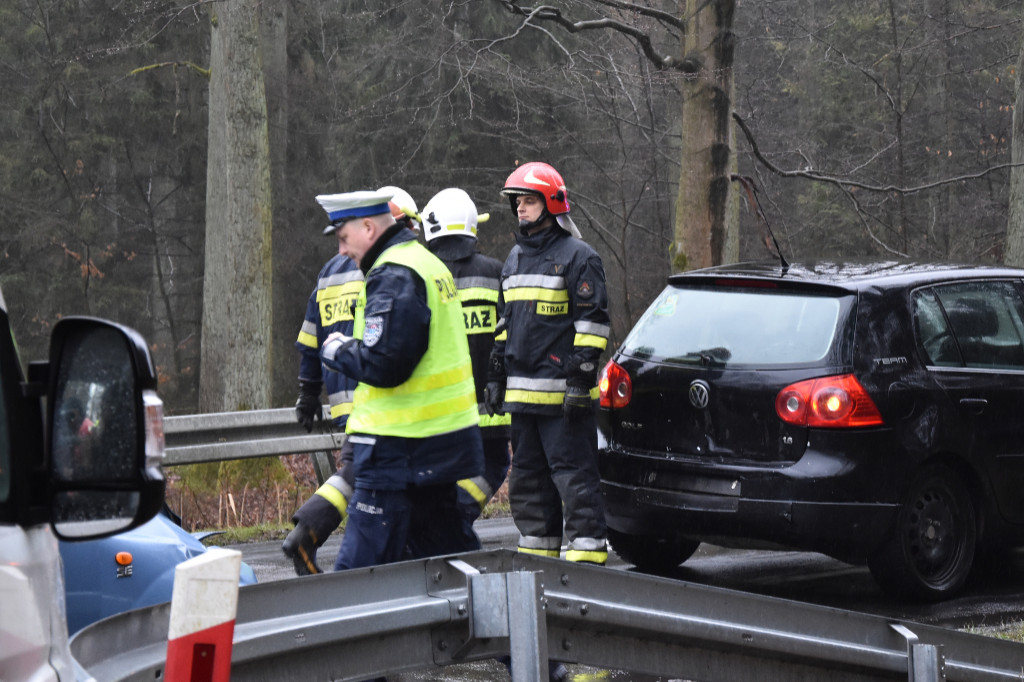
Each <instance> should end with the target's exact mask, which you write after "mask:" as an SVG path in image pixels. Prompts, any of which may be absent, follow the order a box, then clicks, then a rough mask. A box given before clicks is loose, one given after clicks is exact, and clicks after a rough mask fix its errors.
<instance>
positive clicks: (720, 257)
mask: <svg viewBox="0 0 1024 682" xmlns="http://www.w3.org/2000/svg"><path fill="white" fill-rule="evenodd" d="M735 5H736V3H735V0H714V1H712V2H707V1H706V0H686V3H685V10H684V11H685V14H684V18H685V19H686V20H687V21H686V30H685V31H684V33H683V36H682V42H683V45H682V52H683V59H684V62H685V64H686V66H687V68H686V69H685V75H686V80H685V81H684V85H683V105H682V151H681V155H682V170H681V172H680V176H679V195H678V199H677V201H676V217H675V241H674V245H673V249H672V270H673V271H674V272H681V271H684V270H692V269H695V268H702V267H707V266H709V265H717V264H720V263H726V262H733V261H735V260H737V259H738V256H739V235H738V232H737V230H738V223H739V211H738V207H739V203H738V194H737V192H736V191H735V189H734V188H733V187H732V183H731V181H730V177H731V175H732V173H733V170H734V169H735V167H736V155H735V153H734V149H735V128H734V126H733V123H732V118H731V114H732V100H733V90H734V81H733V53H734V50H735V35H734V34H733V30H732V22H733V12H734V10H735Z"/></svg>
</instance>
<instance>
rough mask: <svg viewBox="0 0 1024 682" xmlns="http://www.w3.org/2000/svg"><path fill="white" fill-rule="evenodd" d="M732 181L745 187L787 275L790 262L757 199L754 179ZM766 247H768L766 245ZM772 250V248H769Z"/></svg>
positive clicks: (734, 178) (745, 177)
mask: <svg viewBox="0 0 1024 682" xmlns="http://www.w3.org/2000/svg"><path fill="white" fill-rule="evenodd" d="M732 180H734V181H735V182H739V183H740V185H742V186H743V189H744V190H746V192H747V197H748V198H749V199H750V203H751V204H753V205H754V208H755V209H756V210H757V215H758V216H760V218H761V221H762V222H763V223H764V226H765V227H766V228H768V236H769V237H771V238H772V244H774V245H775V253H776V255H778V257H779V262H780V263H781V264H782V274H786V272H788V271H789V262H788V261H787V260H786V257H785V256H783V255H782V249H781V248H779V242H778V240H777V239H775V233H774V232H772V226H771V225H770V224H769V223H768V218H766V217H765V215H764V211H763V210H762V209H761V201H760V200H759V199H758V198H757V186H756V185H755V184H754V179H753V178H750V177H747V176H746V175H733V176H732ZM765 246H768V244H767V243H766V244H765ZM769 248H771V247H769Z"/></svg>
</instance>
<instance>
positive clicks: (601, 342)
mask: <svg viewBox="0 0 1024 682" xmlns="http://www.w3.org/2000/svg"><path fill="white" fill-rule="evenodd" d="M572 345H574V346H587V347H588V348H600V349H601V350H604V349H605V348H607V347H608V339H606V338H604V337H603V336H595V335H593V334H577V335H576V336H575V337H574V338H573V340H572Z"/></svg>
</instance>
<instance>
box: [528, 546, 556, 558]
mask: <svg viewBox="0 0 1024 682" xmlns="http://www.w3.org/2000/svg"><path fill="white" fill-rule="evenodd" d="M519 551H520V552H522V553H523V554H533V555H535V556H549V557H554V558H556V559H557V558H558V557H559V555H560V554H561V550H558V549H534V548H533V547H520V548H519Z"/></svg>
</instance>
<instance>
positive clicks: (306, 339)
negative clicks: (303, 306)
mask: <svg viewBox="0 0 1024 682" xmlns="http://www.w3.org/2000/svg"><path fill="white" fill-rule="evenodd" d="M297 341H298V342H299V343H301V344H302V345H303V346H306V347H307V348H313V349H317V348H319V345H318V344H317V342H316V337H315V336H314V335H312V334H310V333H309V332H301V331H300V332H299V338H298V339H297Z"/></svg>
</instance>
